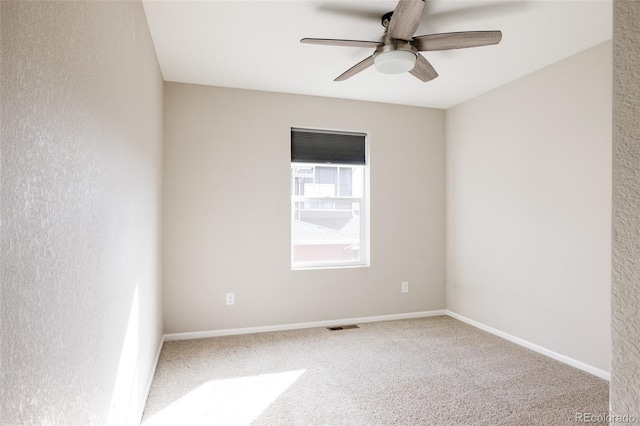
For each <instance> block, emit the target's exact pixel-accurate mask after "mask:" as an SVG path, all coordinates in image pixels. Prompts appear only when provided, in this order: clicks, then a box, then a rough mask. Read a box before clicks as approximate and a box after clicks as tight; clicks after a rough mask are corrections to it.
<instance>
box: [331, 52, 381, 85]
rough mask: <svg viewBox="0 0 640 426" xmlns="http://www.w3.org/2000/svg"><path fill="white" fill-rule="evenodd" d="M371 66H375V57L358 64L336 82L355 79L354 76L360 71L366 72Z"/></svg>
mask: <svg viewBox="0 0 640 426" xmlns="http://www.w3.org/2000/svg"><path fill="white" fill-rule="evenodd" d="M371 65H373V55H371V56H369V57H368V58H366V59H364V60H362V61H360V62H358V63H357V64H355V65H354V66H352V67H351V68H349V69H348V70H346V71H345V72H343V73H342V74H340V75H339V76H338V77H337V78H336V79H335V80H334V81H344V80H346V79H348V78H349V77H353V76H354V75H356V74H358V73H359V72H360V71H364V70H366V69H367V68H369V67H370V66H371Z"/></svg>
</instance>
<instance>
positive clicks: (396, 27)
mask: <svg viewBox="0 0 640 426" xmlns="http://www.w3.org/2000/svg"><path fill="white" fill-rule="evenodd" d="M424 5H425V0H400V1H399V2H398V5H397V6H396V8H395V10H394V11H393V12H388V13H385V14H384V15H383V16H382V26H383V27H385V31H384V35H383V36H382V41H364V40H340V39H327V38H303V39H302V40H300V42H301V43H307V44H323V45H329V46H349V47H373V48H375V51H374V52H373V55H371V56H369V57H367V58H366V59H364V60H362V61H360V62H359V63H357V64H356V65H354V66H353V67H351V68H349V69H348V70H347V71H345V72H344V73H342V74H340V75H339V76H338V77H337V78H336V79H335V81H344V80H346V79H348V78H349V77H353V76H354V75H356V74H357V73H359V72H361V71H363V70H365V69H367V68H369V67H370V66H371V65H375V67H376V69H377V70H378V71H380V72H382V73H385V74H400V73H403V72H407V71H409V72H410V73H411V74H412V75H414V76H415V77H417V78H419V79H420V80H422V81H425V82H426V81H431V80H433V79H434V78H436V77H437V76H438V73H437V72H436V70H435V69H434V68H433V66H432V65H431V64H430V63H429V61H427V60H426V59H425V57H424V56H422V55H421V54H420V53H419V52H426V51H435V50H451V49H462V48H466V47H478V46H489V45H492V44H498V43H500V40H502V32H501V31H465V32H455V33H442V34H429V35H421V36H415V37H414V34H415V32H416V30H417V29H418V25H419V24H420V19H421V18H422V11H423V10H424Z"/></svg>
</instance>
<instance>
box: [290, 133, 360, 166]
mask: <svg viewBox="0 0 640 426" xmlns="http://www.w3.org/2000/svg"><path fill="white" fill-rule="evenodd" d="M291 162H292V163H332V164H366V162H365V135H364V134H361V133H332V132H315V131H308V130H297V129H291Z"/></svg>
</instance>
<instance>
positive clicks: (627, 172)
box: [611, 0, 640, 419]
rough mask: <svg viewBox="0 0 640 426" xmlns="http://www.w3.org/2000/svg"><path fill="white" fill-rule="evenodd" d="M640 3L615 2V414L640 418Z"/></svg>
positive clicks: (612, 398)
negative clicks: (639, 30) (639, 26)
mask: <svg viewBox="0 0 640 426" xmlns="http://www.w3.org/2000/svg"><path fill="white" fill-rule="evenodd" d="M638 22H640V2H637V1H624V0H616V1H615V3H614V31H613V40H614V48H613V58H614V62H613V65H614V79H613V84H614V103H613V124H614V137H613V146H614V150H613V152H614V154H613V229H614V240H613V285H612V290H613V292H612V302H613V303H612V305H613V314H612V321H611V322H612V341H613V343H612V344H613V356H612V361H611V414H614V415H619V416H624V415H635V416H636V419H638V418H640V262H639V261H638V260H639V259H640V245H639V242H640V195H639V194H640V149H639V147H640V127H639V126H638V123H640V77H638V69H640V33H639V32H638Z"/></svg>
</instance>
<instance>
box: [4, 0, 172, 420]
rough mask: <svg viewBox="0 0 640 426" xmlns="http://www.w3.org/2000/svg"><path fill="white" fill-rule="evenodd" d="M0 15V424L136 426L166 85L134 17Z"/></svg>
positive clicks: (153, 276) (157, 318) (85, 7)
mask: <svg viewBox="0 0 640 426" xmlns="http://www.w3.org/2000/svg"><path fill="white" fill-rule="evenodd" d="M0 13H1V15H2V19H1V37H2V41H1V43H0V45H1V54H0V57H1V58H2V70H1V71H2V72H1V87H2V141H1V144H0V148H1V152H2V156H1V170H2V173H1V176H2V180H1V185H2V188H1V195H2V197H1V208H0V214H1V217H2V221H1V225H0V242H1V246H0V249H1V255H0V266H1V271H0V279H1V282H2V286H1V290H0V307H1V321H2V334H1V336H0V342H1V345H2V347H1V355H0V360H1V361H2V362H1V372H0V383H2V385H1V386H0V403H1V404H0V411H1V417H2V420H1V421H0V423H2V424H12V425H13V424H15V425H32V424H46V425H49V424H51V425H88V424H105V423H107V422H112V423H113V424H118V425H122V424H135V423H136V420H137V419H136V417H138V416H140V415H141V412H140V411H139V410H140V409H141V407H142V406H143V404H144V402H145V398H146V386H147V383H148V380H149V379H150V376H151V374H152V373H153V371H152V367H153V365H154V362H155V356H156V351H157V348H158V345H159V342H160V339H161V335H162V320H161V317H162V312H161V294H160V290H161V288H160V270H159V254H160V253H159V231H160V229H159V226H160V216H159V207H160V184H161V172H160V171H161V169H160V167H161V152H162V151H161V149H162V144H161V140H162V121H161V120H162V90H163V86H162V77H161V75H160V72H159V68H158V64H157V61H156V57H155V53H154V50H153V45H152V42H151V38H150V35H149V30H148V27H147V23H146V19H145V15H144V11H143V9H142V5H141V4H140V3H139V2H90V3H89V2H7V1H2V2H1V5H0ZM138 419H139V417H138Z"/></svg>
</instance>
